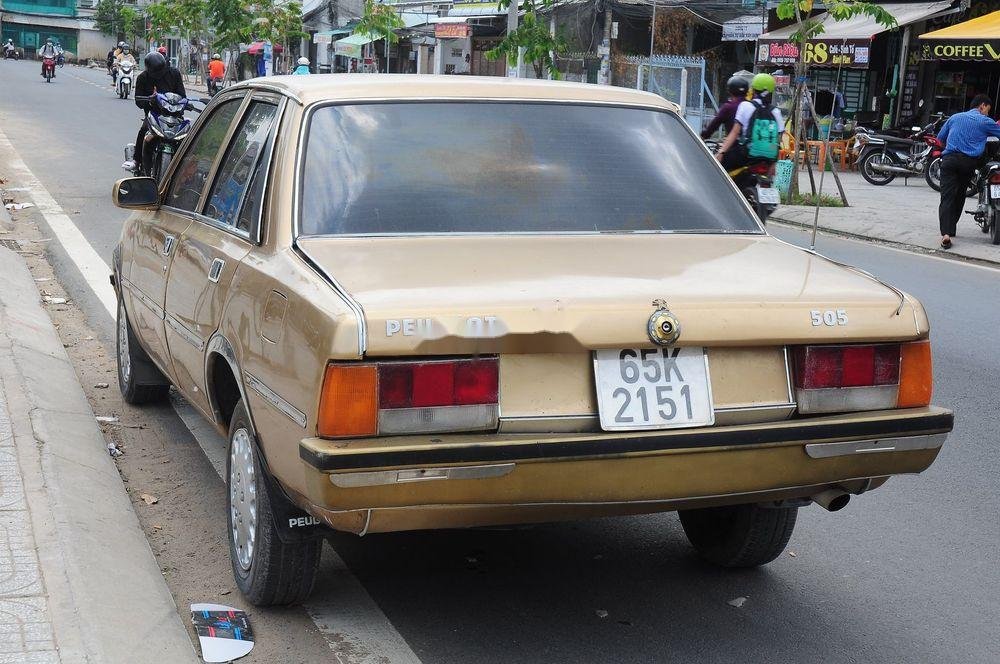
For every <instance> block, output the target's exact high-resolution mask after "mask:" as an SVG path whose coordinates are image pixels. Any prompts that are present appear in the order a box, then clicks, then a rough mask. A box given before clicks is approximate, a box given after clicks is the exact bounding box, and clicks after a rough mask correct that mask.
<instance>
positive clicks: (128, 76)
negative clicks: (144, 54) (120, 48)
mask: <svg viewBox="0 0 1000 664" xmlns="http://www.w3.org/2000/svg"><path fill="white" fill-rule="evenodd" d="M133 69H135V65H133V64H132V63H131V62H128V61H125V62H122V63H121V66H119V68H118V83H117V84H116V85H115V90H116V91H117V92H118V98H119V99H128V96H129V95H130V94H131V93H132V70H133Z"/></svg>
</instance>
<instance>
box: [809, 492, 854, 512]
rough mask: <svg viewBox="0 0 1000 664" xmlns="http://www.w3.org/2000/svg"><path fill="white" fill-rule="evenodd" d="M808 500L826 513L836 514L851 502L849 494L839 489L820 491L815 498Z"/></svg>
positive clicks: (811, 497)
mask: <svg viewBox="0 0 1000 664" xmlns="http://www.w3.org/2000/svg"><path fill="white" fill-rule="evenodd" d="M810 499H811V500H812V501H813V502H814V503H816V504H817V505H819V506H820V507H822V508H823V509H825V510H826V511H827V512H838V511H840V510H842V509H844V508H845V507H847V503H849V502H851V494H849V493H847V492H846V491H842V490H841V489H827V490H826V491H820V492H819V493H817V494H816V495H815V496H810Z"/></svg>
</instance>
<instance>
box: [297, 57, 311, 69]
mask: <svg viewBox="0 0 1000 664" xmlns="http://www.w3.org/2000/svg"><path fill="white" fill-rule="evenodd" d="M297 62H298V63H299V64H300V65H305V66H307V67H308V66H309V58H307V57H304V56H303V57H301V58H299V59H298V60H297Z"/></svg>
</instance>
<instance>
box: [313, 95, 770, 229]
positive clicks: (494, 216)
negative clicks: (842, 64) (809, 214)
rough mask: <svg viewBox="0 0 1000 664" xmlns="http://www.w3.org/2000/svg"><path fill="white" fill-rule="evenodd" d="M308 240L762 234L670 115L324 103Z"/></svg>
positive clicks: (556, 107)
mask: <svg viewBox="0 0 1000 664" xmlns="http://www.w3.org/2000/svg"><path fill="white" fill-rule="evenodd" d="M301 182H302V185H301V186H302V189H301V196H302V205H301V212H300V220H299V232H300V233H301V234H304V235H340V234H375V233H379V234H408V233H532V232H537V233H560V232H567V233H569V232H629V231H647V232H656V231H672V232H717V233H724V232H754V231H759V226H758V225H757V222H756V221H755V219H754V217H753V216H752V215H751V214H750V213H749V212H748V211H747V208H746V207H745V205H744V204H743V202H742V201H741V200H740V196H739V194H738V193H737V192H735V191H734V190H733V188H732V187H731V186H729V184H728V183H727V181H726V175H725V174H724V173H723V172H721V171H720V170H719V169H718V168H717V167H716V166H715V164H714V163H712V159H711V157H710V156H709V155H708V154H707V153H706V152H705V151H704V150H703V149H701V147H700V146H699V145H698V139H697V137H696V136H695V135H694V134H693V133H692V132H691V131H689V130H688V129H687V127H685V126H684V122H683V120H681V119H680V118H679V117H677V116H676V115H674V114H672V113H667V112H663V111H657V110H648V109H640V108H624V107H617V106H598V105H583V104H552V103H524V102H518V103H501V102H487V103H464V102H450V103H439V102H402V103H369V104H348V105H333V106H324V107H321V108H319V109H317V110H316V111H315V112H314V113H313V115H312V119H311V121H310V124H309V127H308V137H307V141H306V152H305V163H304V172H303V177H302V181H301Z"/></svg>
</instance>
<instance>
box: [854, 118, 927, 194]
mask: <svg viewBox="0 0 1000 664" xmlns="http://www.w3.org/2000/svg"><path fill="white" fill-rule="evenodd" d="M943 123H944V117H943V116H938V117H937V118H936V119H935V120H934V121H933V122H931V123H930V124H928V125H927V126H926V127H913V129H912V132H913V133H911V134H910V135H909V136H908V137H906V138H901V137H898V136H890V135H888V134H876V133H875V132H873V131H871V130H868V129H864V128H858V130H857V133H856V134H855V135H854V146H853V147H854V150H855V152H856V153H857V154H858V162H857V163H858V170H859V171H861V177H863V178H864V179H865V180H867V181H868V182H870V183H871V184H874V185H876V186H882V185H886V184H889V183H890V182H892V181H893V180H895V179H896V177H897V176H899V175H902V176H903V177H904V178H910V177H913V176H919V175H923V176H924V177H925V178H927V182H928V184H930V185H931V186H932V187H934V188H935V189H937V190H940V188H941V184H940V165H938V167H937V168H936V169H934V171H933V172H934V173H935V174H936V175H937V176H938V178H939V179H938V181H937V186H936V187H935V186H934V184H933V183H932V182H931V176H930V175H929V173H930V172H931V169H929V168H928V167H929V165H930V164H931V163H932V162H933V160H934V159H936V158H940V156H941V150H942V149H943V146H942V145H941V142H940V141H938V140H937V132H938V129H939V128H940V127H941V124H943Z"/></svg>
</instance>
